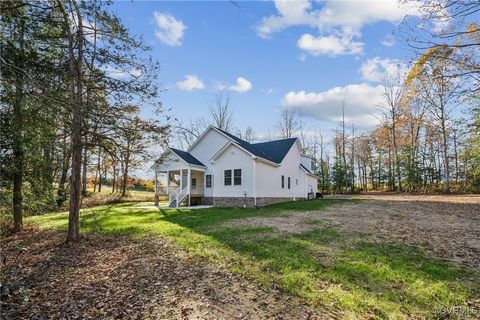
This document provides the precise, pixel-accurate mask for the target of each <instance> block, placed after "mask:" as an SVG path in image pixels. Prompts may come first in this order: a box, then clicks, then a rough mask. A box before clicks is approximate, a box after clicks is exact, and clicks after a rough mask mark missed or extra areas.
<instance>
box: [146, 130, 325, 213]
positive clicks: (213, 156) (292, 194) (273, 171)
mask: <svg viewBox="0 0 480 320" xmlns="http://www.w3.org/2000/svg"><path fill="white" fill-rule="evenodd" d="M153 169H154V170H155V186H156V187H155V190H156V192H155V196H156V197H155V198H156V199H158V197H159V196H167V195H168V199H169V206H171V207H178V206H179V205H181V204H187V205H195V204H205V205H214V206H221V207H226V206H228V207H230V206H240V207H253V206H262V205H266V204H270V203H275V202H282V201H290V200H303V199H308V198H311V197H313V196H314V193H315V192H316V191H317V179H318V178H317V177H316V176H315V175H314V174H313V172H312V161H311V159H310V158H309V157H308V156H305V155H303V154H302V146H301V143H300V141H299V139H298V138H291V139H282V140H275V141H269V142H262V143H249V142H247V141H244V140H242V139H240V138H238V137H236V136H234V135H232V134H230V133H228V132H225V131H223V130H220V129H218V128H216V127H213V126H210V127H209V128H208V129H207V130H205V132H204V133H203V134H202V135H201V136H200V137H199V138H198V139H197V140H196V141H195V143H193V144H192V145H191V146H190V148H188V150H187V151H182V150H177V149H174V148H168V149H167V150H166V151H165V153H164V154H163V155H162V156H161V157H160V159H158V160H157V161H156V162H155V164H154V166H153Z"/></svg>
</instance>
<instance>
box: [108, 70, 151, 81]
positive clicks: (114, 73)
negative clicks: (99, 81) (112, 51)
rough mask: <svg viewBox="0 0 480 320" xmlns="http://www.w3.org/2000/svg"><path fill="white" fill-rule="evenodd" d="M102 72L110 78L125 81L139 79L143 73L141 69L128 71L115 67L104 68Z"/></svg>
mask: <svg viewBox="0 0 480 320" xmlns="http://www.w3.org/2000/svg"><path fill="white" fill-rule="evenodd" d="M101 70H103V71H104V72H105V74H106V75H107V76H108V77H111V78H114V79H119V80H124V79H128V78H130V77H135V78H138V77H140V76H141V75H142V71H140V70H139V69H130V70H128V71H125V70H120V69H115V68H113V67H102V68H101Z"/></svg>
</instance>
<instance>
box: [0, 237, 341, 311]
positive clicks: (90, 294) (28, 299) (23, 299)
mask: <svg viewBox="0 0 480 320" xmlns="http://www.w3.org/2000/svg"><path fill="white" fill-rule="evenodd" d="M64 237H65V235H64V234H63V233H61V232H58V231H52V230H39V229H28V230H26V231H25V232H23V233H22V234H20V235H17V236H13V237H10V238H6V239H3V240H2V243H1V249H2V256H3V257H2V259H5V260H4V261H7V264H6V265H5V264H3V266H2V275H1V281H2V292H3V295H2V301H1V310H2V315H3V316H4V317H5V318H15V319H66V318H68V319H146V318H148V319H225V318H230V319H319V318H331V317H332V316H333V314H332V313H331V312H332V311H327V310H322V311H323V312H320V310H318V309H317V310H313V309H312V308H311V307H310V306H307V305H306V304H304V303H303V302H301V301H299V300H298V299H294V298H292V297H289V296H287V295H285V294H283V293H281V292H280V291H278V290H276V289H267V288H264V287H260V286H259V285H257V284H255V283H252V282H248V281H247V280H245V279H243V278H240V277H238V276H235V275H233V274H231V273H230V272H228V271H225V270H219V269H215V268H214V267H212V266H209V265H207V264H206V263H205V262H202V261H200V260H198V259H195V258H192V257H190V256H189V255H188V254H186V253H185V252H183V251H180V250H179V249H178V248H177V247H175V246H174V245H173V244H171V243H169V242H167V241H165V240H163V239H160V238H153V237H152V238H148V239H133V238H129V237H122V236H106V235H90V236H86V237H84V238H82V240H81V242H80V243H77V244H73V245H70V244H65V243H64ZM19 250H21V251H22V254H21V255H19V257H18V258H17V260H16V261H15V260H14V258H13V257H15V256H16V255H18V254H19ZM8 261H10V262H12V263H8ZM13 261H15V263H13ZM7 288H8V289H7Z"/></svg>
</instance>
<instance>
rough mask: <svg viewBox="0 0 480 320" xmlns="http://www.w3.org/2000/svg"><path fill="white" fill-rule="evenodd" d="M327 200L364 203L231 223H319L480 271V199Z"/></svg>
mask: <svg viewBox="0 0 480 320" xmlns="http://www.w3.org/2000/svg"><path fill="white" fill-rule="evenodd" d="M327 198H329V199H345V198H355V199H361V200H363V201H360V202H355V203H348V204H339V205H333V206H331V207H328V208H327V209H325V210H322V211H318V212H316V211H310V212H293V213H290V214H288V216H282V217H253V218H247V219H241V220H238V221H236V222H233V223H234V224H235V225H244V226H259V225H262V226H268V227H273V228H276V229H277V230H279V231H280V232H304V231H308V230H311V229H314V228H318V227H319V224H320V225H330V226H332V227H334V228H336V229H337V230H340V231H344V232H350V233H351V232H358V233H361V234H364V235H366V236H367V238H368V239H369V240H372V241H382V242H385V241H388V242H397V243H404V244H408V245H413V246H415V247H420V248H422V249H423V250H425V251H426V252H427V253H431V254H432V255H434V256H437V257H441V258H443V259H445V260H449V261H453V262H454V263H456V264H457V265H459V266H462V267H471V268H474V269H476V270H477V271H480V196H453V195H452V196H443V195H437V196H421V195H418V196H417V195H395V194H393V195H356V196H353V197H352V196H330V197H327ZM319 201H321V200H319ZM312 222H313V223H312Z"/></svg>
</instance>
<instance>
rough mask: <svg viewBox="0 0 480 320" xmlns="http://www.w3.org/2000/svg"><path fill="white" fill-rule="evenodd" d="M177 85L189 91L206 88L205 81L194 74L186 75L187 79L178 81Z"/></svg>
mask: <svg viewBox="0 0 480 320" xmlns="http://www.w3.org/2000/svg"><path fill="white" fill-rule="evenodd" d="M176 85H177V88H178V89H181V90H187V91H192V90H200V89H203V88H205V85H204V84H203V81H202V80H201V79H199V78H198V77H197V76H196V75H194V74H187V75H186V76H185V80H183V81H178V82H177V83H176Z"/></svg>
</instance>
